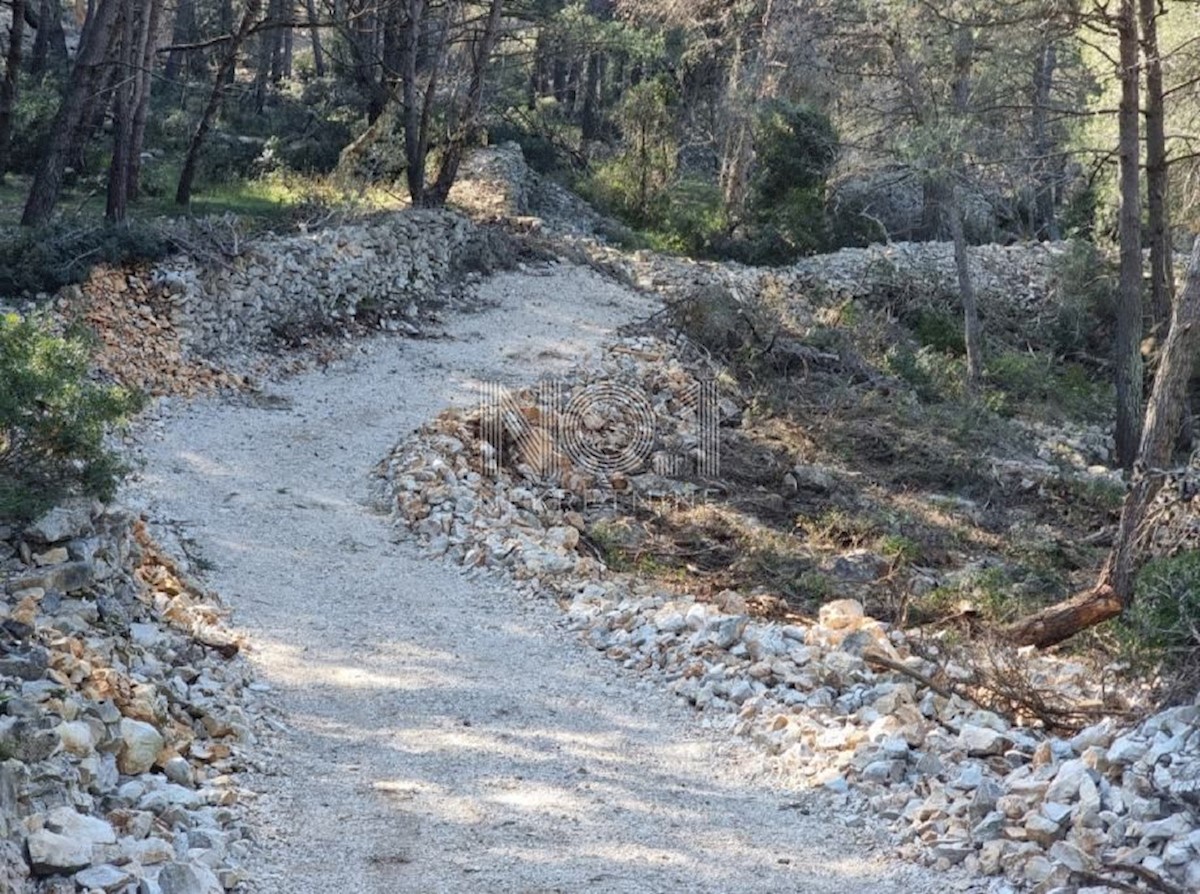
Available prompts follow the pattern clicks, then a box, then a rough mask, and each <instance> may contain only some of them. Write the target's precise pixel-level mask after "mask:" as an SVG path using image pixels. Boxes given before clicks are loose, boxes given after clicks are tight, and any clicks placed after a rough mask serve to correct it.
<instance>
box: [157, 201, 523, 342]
mask: <svg viewBox="0 0 1200 894" xmlns="http://www.w3.org/2000/svg"><path fill="white" fill-rule="evenodd" d="M501 251H502V249H501V248H500V245H499V237H498V236H497V234H495V233H493V232H490V231H486V230H483V229H480V228H479V227H476V226H475V225H474V224H472V223H471V222H470V221H468V220H467V219H466V218H463V217H460V216H459V215H457V214H453V213H450V212H445V211H407V212H400V213H394V214H387V215H381V216H379V217H377V218H374V219H371V220H369V221H366V222H362V223H354V224H348V225H345V226H340V227H336V228H329V229H324V230H319V231H316V232H313V233H303V234H299V235H288V236H279V235H270V236H265V237H262V238H260V239H256V240H254V241H253V242H252V243H249V244H248V245H247V247H246V248H245V250H244V251H243V252H242V253H241V254H240V255H239V256H238V257H236V258H234V259H233V260H232V261H229V262H227V263H226V262H222V263H209V264H200V263H197V262H196V261H194V260H192V259H190V258H189V257H187V256H179V257H176V258H173V259H171V260H170V261H167V262H164V263H163V264H161V265H159V266H158V267H157V268H156V269H155V271H154V274H153V276H154V278H155V280H156V281H157V282H158V283H159V284H160V285H161V286H162V288H163V292H164V294H165V297H166V299H167V304H168V306H169V308H170V315H171V322H172V323H173V324H174V327H175V329H176V330H177V331H178V332H179V334H180V337H181V339H182V341H183V343H184V345H185V346H186V347H187V348H188V349H189V350H191V351H193V352H195V353H198V354H200V355H202V356H214V355H220V354H222V353H227V352H229V351H241V350H245V349H248V348H253V347H255V346H257V345H259V344H261V343H262V342H264V341H265V340H266V339H267V338H268V337H269V336H270V335H271V334H272V333H273V332H278V331H279V330H280V329H286V328H288V327H293V326H301V327H302V326H307V325H313V324H336V323H339V322H347V321H351V320H353V319H354V318H355V317H356V316H358V315H359V314H360V313H362V312H364V311H367V310H370V311H373V312H379V313H381V314H383V315H388V314H391V313H400V312H403V311H405V310H406V309H407V308H409V306H410V305H412V304H414V303H418V304H419V303H421V302H423V301H424V300H426V299H427V298H428V297H429V296H430V295H432V294H433V293H435V292H436V291H437V289H438V288H439V287H441V286H443V285H444V284H446V283H447V282H449V281H451V280H452V279H453V278H454V277H456V276H457V275H459V274H460V273H462V272H464V271H467V270H472V269H489V268H490V267H492V266H493V265H494V264H495V262H496V260H497V257H498V256H499V254H500V253H501Z"/></svg>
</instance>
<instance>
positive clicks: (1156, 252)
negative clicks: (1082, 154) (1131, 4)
mask: <svg viewBox="0 0 1200 894" xmlns="http://www.w3.org/2000/svg"><path fill="white" fill-rule="evenodd" d="M1138 8H1139V12H1140V17H1141V27H1142V62H1143V65H1144V66H1145V70H1146V115H1145V120H1146V229H1147V231H1148V232H1147V235H1148V241H1149V243H1150V319H1151V331H1152V332H1154V333H1155V334H1156V335H1157V336H1158V337H1159V338H1161V337H1162V336H1163V334H1164V330H1165V327H1166V325H1167V323H1168V321H1169V320H1170V317H1171V298H1172V294H1173V292H1174V290H1175V271H1174V265H1173V263H1172V252H1171V224H1170V220H1169V219H1168V208H1169V205H1168V203H1167V187H1168V178H1167V138H1166V130H1165V128H1166V117H1165V115H1164V112H1163V71H1162V57H1161V55H1160V52H1159V46H1158V0H1138Z"/></svg>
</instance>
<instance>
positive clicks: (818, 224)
mask: <svg viewBox="0 0 1200 894" xmlns="http://www.w3.org/2000/svg"><path fill="white" fill-rule="evenodd" d="M754 153H755V168H754V174H753V177H752V180H751V188H750V201H749V205H748V208H747V212H748V215H749V223H750V224H751V225H752V228H753V229H754V230H756V231H758V232H757V233H756V234H755V235H754V236H752V238H751V239H750V242H751V249H752V251H751V254H752V259H753V260H754V261H755V262H757V263H767V264H782V263H787V262H788V261H791V260H794V259H795V258H796V257H798V256H800V255H805V254H812V253H814V252H818V251H822V250H824V249H825V248H827V247H828V246H829V241H830V234H829V226H828V221H827V220H826V216H825V208H824V190H825V180H826V178H827V177H828V176H829V172H830V170H831V169H832V168H833V163H834V162H835V161H836V160H837V155H838V138H837V133H836V131H835V130H834V129H833V124H832V122H831V121H830V120H829V118H828V116H826V115H824V114H823V113H821V112H819V111H817V110H816V109H813V108H810V107H809V106H806V105H798V104H795V103H789V102H785V101H783V100H776V101H774V102H771V103H769V104H767V106H766V107H765V108H764V110H763V111H762V113H761V114H760V115H759V117H758V120H757V121H756V122H755V127H754Z"/></svg>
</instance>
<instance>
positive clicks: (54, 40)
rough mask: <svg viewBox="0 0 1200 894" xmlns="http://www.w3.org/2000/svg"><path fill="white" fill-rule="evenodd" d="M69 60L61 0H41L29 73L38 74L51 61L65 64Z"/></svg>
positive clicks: (56, 63) (30, 55) (30, 56)
mask: <svg viewBox="0 0 1200 894" xmlns="http://www.w3.org/2000/svg"><path fill="white" fill-rule="evenodd" d="M66 61H67V34H66V32H65V31H63V26H62V5H61V2H60V0H41V5H40V6H39V7H38V25H37V35H36V36H35V37H34V39H33V50H32V51H31V52H30V54H29V73H30V74H34V75H38V74H41V73H42V72H43V71H45V70H46V68H47V66H49V64H50V63H51V62H53V63H54V64H55V65H65V64H66Z"/></svg>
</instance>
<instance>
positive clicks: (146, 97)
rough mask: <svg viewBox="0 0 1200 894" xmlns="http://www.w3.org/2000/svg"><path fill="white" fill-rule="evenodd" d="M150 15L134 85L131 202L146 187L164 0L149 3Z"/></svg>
mask: <svg viewBox="0 0 1200 894" xmlns="http://www.w3.org/2000/svg"><path fill="white" fill-rule="evenodd" d="M145 12H146V16H145V19H144V21H143V24H142V28H141V30H140V31H139V33H138V42H139V50H140V52H141V66H140V67H139V68H138V71H137V79H136V81H135V82H134V104H133V145H132V149H131V151H130V153H129V177H128V181H127V188H128V194H129V199H130V200H131V201H132V200H133V199H136V198H137V197H138V194H139V193H140V192H141V187H142V147H143V146H144V145H145V141H146V121H147V119H148V117H149V114H150V90H151V87H152V85H153V84H154V79H153V77H151V75H152V74H153V73H154V63H155V59H156V57H157V54H156V53H155V52H154V47H155V41H156V40H157V39H158V20H159V18H160V16H161V15H162V0H148V2H147V8H146V10H145Z"/></svg>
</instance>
